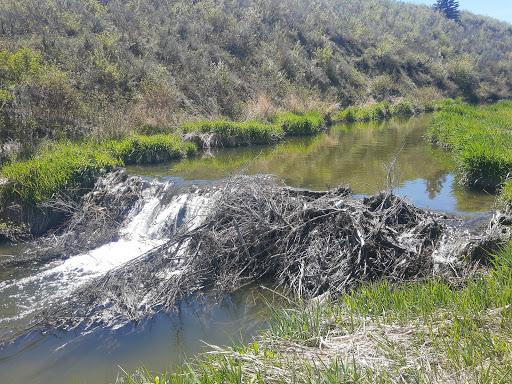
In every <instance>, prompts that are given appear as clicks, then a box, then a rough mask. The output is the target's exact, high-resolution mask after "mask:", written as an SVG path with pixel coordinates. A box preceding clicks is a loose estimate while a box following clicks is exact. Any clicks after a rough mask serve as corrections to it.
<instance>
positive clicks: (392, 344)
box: [120, 243, 512, 383]
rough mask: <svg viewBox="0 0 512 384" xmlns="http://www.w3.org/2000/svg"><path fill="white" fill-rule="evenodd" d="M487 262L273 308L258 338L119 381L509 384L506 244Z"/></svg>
mask: <svg viewBox="0 0 512 384" xmlns="http://www.w3.org/2000/svg"><path fill="white" fill-rule="evenodd" d="M492 260H493V261H492V266H491V267H490V269H489V270H487V271H482V273H480V274H479V275H478V276H477V277H475V278H472V279H470V280H467V281H464V282H463V283H462V284H457V285H453V284H451V283H449V282H447V281H443V280H440V279H432V280H428V281H425V282H421V283H419V282H417V283H404V284H403V285H400V286H392V285H390V284H388V283H387V282H378V283H373V284H368V285H363V286H362V287H361V288H360V289H358V290H357V291H354V292H352V293H350V294H347V295H345V296H342V297H339V298H338V299H337V300H336V301H330V300H327V301H326V302H324V303H322V304H321V305H318V304H306V303H299V304H297V305H296V306H294V307H293V308H286V309H285V308H273V307H270V309H271V313H272V322H271V326H270V328H269V329H268V330H267V331H265V332H263V334H262V336H261V337H260V338H258V339H257V341H255V342H253V343H249V344H241V345H233V346H232V347H229V348H219V347H214V346H212V347H211V349H210V350H209V351H208V352H207V353H205V354H202V355H200V356H198V357H197V358H196V359H195V360H192V361H188V362H187V363H186V364H185V365H184V366H183V367H180V368H175V369H174V371H169V372H168V373H166V374H164V375H161V374H160V375H158V374H154V373H150V372H148V371H147V370H146V369H142V368H141V369H140V370H139V371H138V372H137V373H135V374H134V375H132V376H128V375H127V376H125V377H124V378H123V379H121V380H120V382H123V383H148V382H149V383H156V382H159V383H164V382H165V383H268V382H276V383H332V382H339V383H376V382H377V383H396V382H416V383H431V382H436V383H460V382H465V383H509V382H510V381H511V379H510V377H511V374H512V336H511V335H512V306H511V303H512V243H511V244H509V246H508V247H507V248H505V249H504V250H502V251H501V252H500V253H499V254H498V255H496V256H495V257H493V258H492ZM156 376H159V379H158V381H157V380H156Z"/></svg>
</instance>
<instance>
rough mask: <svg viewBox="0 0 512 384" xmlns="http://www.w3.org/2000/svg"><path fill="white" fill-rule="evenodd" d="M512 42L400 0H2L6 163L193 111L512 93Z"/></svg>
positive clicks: (507, 29)
mask: <svg viewBox="0 0 512 384" xmlns="http://www.w3.org/2000/svg"><path fill="white" fill-rule="evenodd" d="M511 46H512V26H511V25H510V24H507V23H503V22H499V21H497V20H493V19H490V18H487V17H483V16H475V15H472V14H470V13H468V12H461V14H460V23H457V22H455V21H453V20H449V19H448V18H446V17H445V16H444V15H443V14H442V13H440V12H436V11H435V10H434V9H432V8H429V7H426V6H416V5H412V4H407V3H401V2H394V1H390V0H367V1H360V0H342V1H339V0H336V1H335V0H320V1H306V0H279V1H278V0H251V1H247V0H197V1H189V0H172V1H160V0H148V1H145V2H139V1H134V0H128V1H124V0H123V1H121V0H105V1H98V0H88V1H78V0H57V1H48V0H20V1H3V2H0V139H1V140H2V146H1V147H2V156H1V157H2V158H3V160H4V161H5V160H8V157H9V155H10V154H11V153H16V152H19V151H20V150H24V149H27V148H25V147H30V145H31V144H33V143H37V142H38V140H39V139H41V138H64V137H65V138H71V137H72V138H83V137H86V136H91V135H107V136H109V137H113V136H114V137H116V136H117V137H119V136H123V135H125V134H127V133H130V132H132V131H133V130H137V131H138V132H139V133H148V132H153V133H154V132H158V131H160V130H162V129H168V128H173V127H177V126H179V125H180V123H181V122H182V121H183V120H189V119H190V117H192V116H196V117H199V118H201V119H204V118H207V119H210V118H212V117H215V118H218V117H224V118H229V119H232V120H242V121H243V120H246V119H248V120H251V119H253V118H256V119H257V118H259V117H260V116H264V117H267V116H270V115H272V114H273V112H274V111H275V110H278V109H285V110H291V111H295V112H300V111H307V110H311V109H319V108H325V109H326V108H328V106H329V105H330V104H331V103H339V104H341V106H343V107H347V106H349V105H358V104H364V103H370V104H371V103H375V102H392V101H393V100H395V99H400V98H407V99H410V100H417V99H426V100H434V99H439V98H442V97H455V96H463V97H465V98H468V99H471V100H488V99H500V98H507V97H509V96H510V92H511V87H512V57H511V54H512V53H511V51H510V47H511ZM28 149H31V148H28Z"/></svg>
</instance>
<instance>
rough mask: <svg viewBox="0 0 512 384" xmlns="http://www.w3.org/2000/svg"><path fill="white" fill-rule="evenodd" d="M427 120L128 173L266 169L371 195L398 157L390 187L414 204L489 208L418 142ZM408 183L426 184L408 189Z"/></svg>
mask: <svg viewBox="0 0 512 384" xmlns="http://www.w3.org/2000/svg"><path fill="white" fill-rule="evenodd" d="M429 119H430V117H429V116H420V117H414V118H410V119H391V120H388V121H380V122H370V123H353V124H341V125H337V126H334V127H332V128H331V129H330V130H329V131H328V132H325V133H323V134H321V135H318V136H315V137H305V138H291V139H289V140H287V141H286V142H284V143H281V144H279V145H277V146H275V147H271V146H260V147H249V148H234V149H233V148H230V149H224V150H216V151H212V152H211V153H208V154H207V155H204V156H203V155H200V156H197V157H194V158H189V159H184V160H181V161H177V162H173V163H170V164H164V165H159V166H155V167H153V166H152V167H129V168H128V170H129V172H131V173H133V174H142V175H147V176H155V175H159V176H161V177H166V176H175V177H182V178H184V179H186V180H217V179H222V178H225V177H226V176H227V175H229V174H230V173H236V172H246V173H249V174H255V173H271V174H275V175H277V176H278V177H279V178H281V179H282V180H284V181H285V182H286V183H287V184H288V185H290V186H295V187H302V188H309V189H314V190H323V189H326V188H327V187H329V186H330V187H335V186H337V185H340V184H350V186H351V187H352V188H353V189H355V190H356V192H357V193H358V194H372V193H374V192H376V191H378V190H381V189H384V188H386V187H387V184H388V177H387V176H388V174H387V168H388V167H389V165H390V164H391V163H392V162H393V160H394V158H395V157H397V161H396V164H395V168H394V172H393V173H392V175H391V176H393V179H394V180H395V182H396V183H395V185H394V186H395V188H396V189H397V190H398V193H400V194H402V195H407V196H408V197H409V198H411V199H412V200H413V201H415V202H417V203H418V205H419V206H421V207H424V208H430V209H433V210H444V211H447V212H467V211H469V212H484V211H488V210H489V209H491V207H492V205H493V203H494V197H493V196H491V195H488V194H486V193H479V192H474V191H469V190H467V189H465V188H462V187H460V186H459V185H458V184H457V181H456V179H455V163H454V162H453V160H452V158H451V155H450V154H449V153H447V152H446V151H443V150H440V149H437V148H433V147H432V146H430V145H428V144H427V143H426V142H425V140H424V138H423V135H424V133H425V130H426V127H427V124H428V121H429ZM414 183H419V184H420V185H421V184H422V183H423V184H424V186H425V187H424V188H419V187H413V185H414Z"/></svg>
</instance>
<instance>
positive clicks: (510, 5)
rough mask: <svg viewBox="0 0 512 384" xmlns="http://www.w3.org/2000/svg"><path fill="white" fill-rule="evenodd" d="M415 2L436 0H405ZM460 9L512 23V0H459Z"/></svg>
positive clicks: (428, 3)
mask: <svg viewBox="0 0 512 384" xmlns="http://www.w3.org/2000/svg"><path fill="white" fill-rule="evenodd" d="M405 1H407V2H410V3H414V4H427V5H433V4H434V3H435V2H436V1H435V0H405ZM458 1H459V9H461V10H462V9H466V10H468V11H470V12H472V13H475V14H477V15H486V16H490V17H494V18H495V19H498V20H502V21H507V22H509V23H511V24H512V0H458Z"/></svg>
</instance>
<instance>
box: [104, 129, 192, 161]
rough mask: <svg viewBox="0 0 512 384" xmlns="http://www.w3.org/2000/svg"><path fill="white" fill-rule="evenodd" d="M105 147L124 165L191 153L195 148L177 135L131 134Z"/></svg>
mask: <svg viewBox="0 0 512 384" xmlns="http://www.w3.org/2000/svg"><path fill="white" fill-rule="evenodd" d="M106 147H107V148H108V149H109V150H110V151H111V152H112V153H113V154H114V156H115V157H117V158H119V159H120V160H122V162H123V163H124V164H125V165H130V164H153V163H161V162H165V161H169V160H172V159H177V158H182V157H185V156H188V155H193V154H194V153H195V152H196V151H197V148H196V147H195V145H194V144H192V143H184V142H183V140H181V138H179V137H178V136H171V135H163V134H161V135H153V136H142V135H133V136H130V137H127V138H125V139H123V140H119V141H112V142H109V143H107V144H106Z"/></svg>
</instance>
